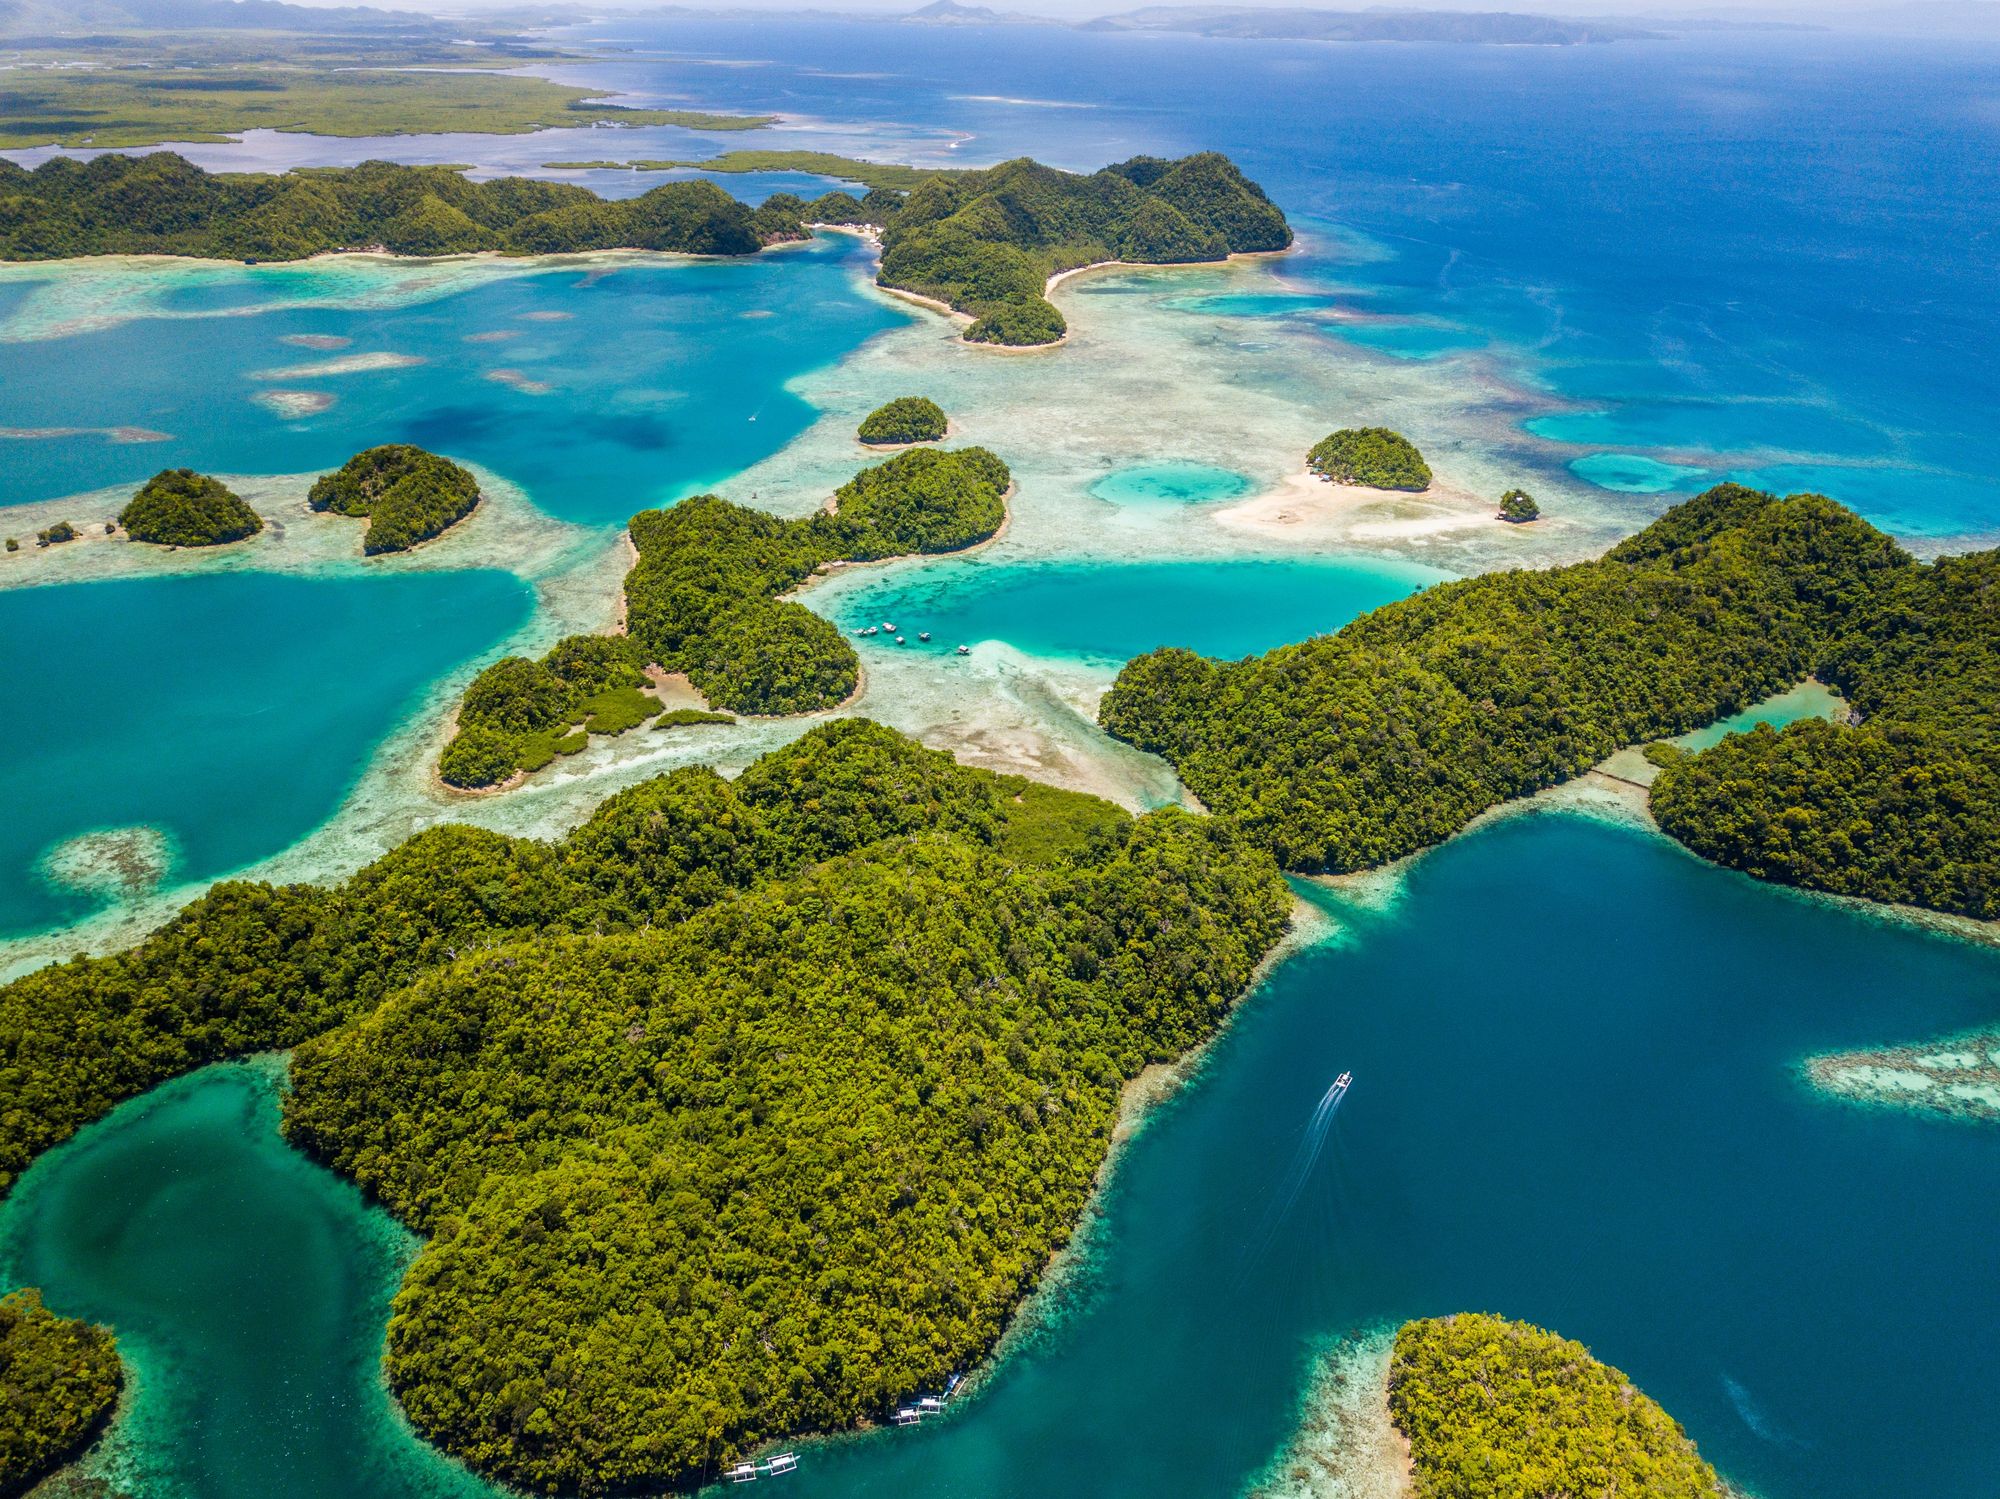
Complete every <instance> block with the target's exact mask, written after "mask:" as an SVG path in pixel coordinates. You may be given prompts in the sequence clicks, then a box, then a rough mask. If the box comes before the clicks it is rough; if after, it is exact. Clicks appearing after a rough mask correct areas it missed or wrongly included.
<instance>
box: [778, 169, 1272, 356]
mask: <svg viewBox="0 0 2000 1499" xmlns="http://www.w3.org/2000/svg"><path fill="white" fill-rule="evenodd" d="M874 198H875V195H874V194H872V193H871V194H870V199H871V200H874ZM878 211H879V212H880V213H881V217H880V218H879V219H874V220H872V222H876V223H879V224H880V226H881V228H882V231H883V233H882V270H881V274H880V276H879V277H878V279H879V280H880V282H881V284H882V285H884V286H889V287H895V288H897V289H899V290H902V291H909V292H915V293H917V294H918V295H920V296H926V297H933V298H936V299H937V300H939V301H942V302H945V303H948V304H949V305H950V306H951V307H953V308H955V309H956V310H958V311H960V312H965V313H969V314H971V315H972V317H973V319H974V322H973V324H972V326H971V328H969V329H968V330H967V332H966V337H967V338H968V339H971V340H973V341H975V342H988V343H1002V344H1017V345H1035V344H1045V343H1052V342H1054V341H1055V340H1056V339H1058V338H1060V337H1061V336H1062V333H1063V320H1062V315H1061V314H1060V313H1059V312H1057V311H1056V309H1055V308H1054V307H1053V306H1051V305H1050V304H1049V302H1048V301H1047V299H1046V297H1045V296H1044V293H1045V291H1046V290H1047V284H1048V280H1049V278H1050V277H1051V276H1053V275H1055V274H1056V273H1057V272H1059V271H1066V270H1071V269H1074V268H1075V267H1077V266H1082V265H1091V264H1094V263H1096V262H1098V261H1107V260H1128V261H1138V262H1143V263H1146V264H1172V263H1179V262H1188V261H1204V260H1220V259H1222V258H1224V257H1225V256H1227V255H1230V254H1233V253H1238V252H1247V251H1259V250H1282V249H1284V248H1285V247H1286V246H1287V245H1289V244H1290V243H1291V242H1292V231H1291V229H1290V227H1289V226H1288V225H1287V224H1286V223H1285V216H1284V215H1283V214H1282V213H1280V212H1279V211H1278V209H1277V208H1276V207H1275V206H1274V205H1273V204H1272V203H1271V201H1270V200H1269V199H1268V198H1266V197H1265V196H1264V192H1263V189H1261V188H1260V187H1258V186H1257V185H1256V184H1255V183H1254V182H1251V181H1249V180H1248V179H1247V178H1245V177H1244V176H1243V174H1242V173H1241V172H1239V171H1237V169H1236V167H1235V166H1234V165H1233V164H1231V162H1230V161H1229V159H1228V158H1227V157H1224V156H1220V155H1217V154H1216V153H1214V152H1212V151H1211V152H1204V153H1202V154H1201V155H1198V156H1189V157H1185V158H1183V159H1182V160H1180V161H1171V162H1170V161H1162V160H1160V159H1159V158H1157V157H1150V156H1140V157H1134V158H1133V159H1132V160H1131V161H1126V162H1121V163H1119V164H1118V165H1117V166H1111V167H1106V168H1105V169H1104V170H1102V171H1100V172H1095V173H1092V174H1091V175H1089V176H1087V177H1086V176H1079V175H1077V174H1075V173H1071V172H1061V171H1057V170H1056V169H1055V168H1054V167H1045V166H1042V165H1040V164H1039V163H1037V162H1033V161H1029V160H1027V159H1025V158H1023V159H1021V160H1018V161H1010V162H1004V163H1002V164H1001V165H999V166H997V167H992V168H990V169H988V170H985V171H978V172H959V173H954V174H952V175H950V176H944V175H930V176H927V177H926V178H925V179H924V180H923V181H921V182H919V183H917V184H916V185H915V186H913V187H912V188H911V189H910V191H909V194H908V196H906V197H905V198H904V199H903V200H902V201H901V203H900V204H897V205H895V206H894V207H893V208H891V207H890V206H889V205H888V204H886V203H883V204H881V205H880V208H879V210H878ZM809 216H810V215H809Z"/></svg>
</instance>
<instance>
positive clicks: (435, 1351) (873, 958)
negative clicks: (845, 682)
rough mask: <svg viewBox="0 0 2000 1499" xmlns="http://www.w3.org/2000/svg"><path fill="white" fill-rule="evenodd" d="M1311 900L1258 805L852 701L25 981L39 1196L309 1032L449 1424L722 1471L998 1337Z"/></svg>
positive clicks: (401, 1377) (513, 1464) (485, 1461)
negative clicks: (1162, 1081)
mask: <svg viewBox="0 0 2000 1499" xmlns="http://www.w3.org/2000/svg"><path fill="white" fill-rule="evenodd" d="M1289 903H1290V897H1289V892H1288V891H1287V890H1286V888H1285V886H1284V883H1283V881H1282V880H1280V879H1279V878H1278V876H1277V871H1276V869H1275V868H1274V866H1273V865H1272V864H1271V862H1270V861H1269V859H1268V857H1266V856H1265V855H1264V854H1262V853H1261V852H1259V851H1257V850H1255V849H1254V848H1253V847H1252V846H1251V845H1249V844H1248V843H1247V842H1245V841H1244V840H1243V839H1242V838H1241V837H1240V836H1239V835H1238V834H1237V832H1236V831H1235V829H1234V828H1233V827H1232V826H1231V825H1230V824H1228V823H1227V822H1225V821H1221V820H1218V819H1207V818H1195V817H1191V816H1188V815H1187V814H1184V813H1181V812H1178V811H1165V812H1157V813H1153V814H1151V815H1149V816H1147V817H1144V818H1141V819H1138V820H1136V821H1135V820H1133V819H1131V818H1129V817H1127V816H1126V815H1125V814H1124V813H1122V812H1120V811H1119V810H1118V809H1116V808H1114V807H1111V806H1109V805H1108V804H1106V803H1103V802H1100V801H1097V800H1095V799H1094V798H1090V797H1085V796H1081V795H1078V794H1076V793H1066V792H1060V791H1057V790H1055V789H1054V788H1049V787H1034V786H1030V785H1028V784H1027V783H1024V782H1021V781H1019V780H1016V779H1012V778H1003V777H999V776H995V775H992V774H990V773H988V772H984V771H978V770H972V769H968V768H965V767H962V766H959V765H958V764H956V762H954V761H953V760H952V759H951V758H950V757H949V756H947V755H944V754H940V753H938V752H936V751H931V750H926V749H923V748H922V747H921V746H918V745H916V744H915V743H913V742H912V741H910V740H908V739H905V738H904V737H903V736H901V735H899V734H896V733H894V732H893V731H891V730H888V729H885V728H882V727H880V726H878V725H874V724H870V723H867V722H865V721H861V720H841V721H839V722H836V723H831V724H826V725H822V726H821V727H819V728H817V729H815V730H813V731H812V732H811V733H809V734H807V735H806V736H805V737H804V738H802V739H801V740H799V741H798V742H797V743H795V744H793V745H790V746H787V747H786V748H784V749H781V750H777V751H775V752H773V753H772V754H770V755H767V756H765V757H764V758H763V759H762V760H759V761H758V762H757V763H756V764H754V765H753V766H751V767H750V769H749V770H747V771H746V772H745V773H744V774H743V775H742V776H741V777H740V778H739V779H738V780H737V781H735V782H734V783H731V782H727V781H724V780H723V779H722V778H721V777H719V776H717V775H715V774H714V773H713V772H711V771H707V770H702V769H686V770H681V771H677V772H675V773H673V774H672V775H668V776H664V777H661V778H659V779H657V780H653V781H649V782H646V783H644V784H642V785H639V786H636V787H634V788H632V789H631V790H629V791H626V792H622V793H620V794H619V795H617V796H615V797H613V798H611V799H610V800H609V801H607V802H605V803H604V804H603V805H602V806H601V807H600V808H599V809H598V811H597V812H596V814H595V815H594V816H593V817H592V818H591V819H590V820H589V821H588V822H586V823H585V824H584V825H583V826H582V827H580V828H579V829H578V830H577V831H576V832H575V833H574V834H572V835H571V836H570V837H569V838H568V839H566V840H564V841H563V842H560V843H555V844H545V843H537V842H532V841H529V840H525V839H515V838H508V837H505V836H503V835H500V834H495V833H488V832H482V831H477V830H474V829H470V828H461V827H443V828H436V829H431V830H428V831H426V832H424V833H422V834H419V835H418V836H417V837H415V838H413V839H411V840H410V841H409V842H407V843H405V844H403V845H402V846H401V847H399V848H398V849H396V850H395V851H394V852H392V853H390V854H388V855H386V856H385V857H384V858H382V859H380V860H378V861H376V862H375V863H374V864H372V865H370V866H369V867H368V868H366V869H364V870H362V871H361V872H360V873H359V874H357V875H356V876H355V877H354V878H353V879H351V880H349V881H348V882H347V883H346V884H344V885H342V886H339V887H337V888H334V889H330V890H329V889H318V888H313V887H302V886H292V887H275V888H274V887H271V886H268V885H258V884H250V883H246V882H230V883H225V884H222V885H218V886H217V887H215V889H214V890H213V891H211V892H210V893H209V894H208V895H207V896H205V897H204V898H203V899H202V900H200V901H197V902H195V903H194V904H193V905H192V906H190V907H188V908H187V910H185V911H184V912H183V913H182V914H181V915H180V916H178V917H177V918H175V920H174V921H173V922H171V923H169V924H168V925H167V926H166V927H165V928H163V929H162V930H161V931H160V932H158V933H156V934H155V935H154V936H152V937H150V938H148V939H147V940H146V941H145V942H144V943H142V944H140V946H138V947H137V948H134V949H132V950H131V951H129V952H126V953H121V954H116V955H113V956H110V957H105V958H80V959H77V960H75V961H72V962H69V963H64V964H58V965H55V966H53V967H50V968H45V969H42V970H38V971H37V972H35V973H31V974H29V975H27V976H25V977H23V978H20V979H17V980H15V981H14V982H12V983H11V984H8V985H6V986H5V987H4V988H0V1058H4V1061H0V1096H4V1097H5V1098H6V1099H7V1100H8V1102H7V1105H6V1108H5V1110H4V1112H0V1172H4V1173H7V1175H5V1176H0V1182H4V1181H8V1180H11V1174H12V1173H17V1172H18V1171H19V1170H20V1169H21V1168H22V1167H23V1166H25V1165H26V1164H27V1162H28V1161H29V1160H31V1159H32V1158H33V1157H34V1156H35V1155H36V1154H38V1153H39V1152H40V1151H42V1150H45V1149H47V1148H48V1147H49V1146H51V1145H53V1144H55V1143H57V1142H58V1141H60V1140H62V1139H64V1138H66V1137H67V1136H69V1135H70V1134H71V1133H73V1132H74V1131H75V1130H76V1129H77V1128H79V1127H80V1126H81V1125H83V1124H84V1123H87V1122H88V1121H89V1120H91V1119H93V1118H96V1117H98V1116H100V1115H102V1114H103V1113H104V1112H105V1111H106V1110H107V1109H109V1108H110V1107H111V1106H112V1105H114V1104H115V1103H117V1102H118V1101H119V1100H120V1099H123V1098H127V1097H130V1096H132V1095H134V1094H136V1093H138V1092H141V1091H143V1090H144V1089H146V1088H148V1087H151V1086H153V1085H154V1084H156V1083H158V1082H160V1081H162V1080H163V1079H165V1078H167V1077H170V1076H172V1075H174V1074H176V1073H178V1072H181V1071H184V1070H186V1069H187V1068H189V1067H192V1066H195V1065H198V1064H200V1063H202V1062H205V1061H210V1060H214V1059H216V1058H218V1057H223V1056H229V1055H234V1054H240V1053H242V1052H246V1051H253V1050H261V1049H266V1048H271V1047H279V1046H299V1048H300V1049H299V1052H298V1055H297V1057H296V1060H295V1063H294V1079H295V1087H294V1090H293V1092H292V1094H291V1095H290V1097H289V1099H288V1101H287V1105H286V1128H287V1131H288V1133H289V1134H290V1136H291V1138H292V1139H294V1140H295V1141H297V1142H298V1143H299V1144H301V1145H302V1146H304V1147H305V1148H307V1149H309V1150H311V1151H314V1152H315V1153H317V1154H319V1155H321V1156H322V1157H324V1158H325V1159H327V1160H328V1161H330V1162H331V1163H332V1164H334V1165H335V1166H336V1167H338V1168H339V1169H341V1170H343V1171H345V1172H347V1173H348V1174H350V1175H352V1176H353V1177H355V1178H356V1179H357V1180H358V1181H360V1182H361V1183H362V1184H363V1185H364V1186H366V1187H368V1188H369V1189H370V1190H371V1191H374V1192H376V1193H378V1194H379V1195H380V1196H381V1197H382V1198H383V1199H384V1200H385V1201H386V1202H388V1203H389V1204H390V1205H391V1206H392V1207H393V1208H394V1209H395V1210H396V1211H397V1212H398V1213H400V1214H401V1215H403V1216H404V1217H405V1218H407V1219H408V1220H409V1221H410V1222H412V1223H413V1224H415V1225H417V1226H418V1227H420V1228H423V1229H425V1230H426V1231H428V1232H430V1233H431V1234H432V1235H433V1237H432V1239H431V1241H430V1243H429V1244H428V1245H427V1247H426V1248H425V1249H424V1251H423V1252H422V1253H421V1254H420V1256H419V1257H418V1259H417V1261H416V1262H415V1264H414V1265H413V1266H412V1268H411V1270H410V1273H409V1275H408V1278H407V1280H406V1283H405V1287H404V1289H403V1291H402V1293H401V1295H400V1296H399V1297H398V1299H397V1302H396V1306H395V1312H394V1317H393V1320H392V1323H391V1328H390V1353H389V1372H390V1377H391V1380H392V1382H393V1384H394V1386H395V1388H396V1390H397V1393H398V1394H399V1396H400V1397H401V1398H402V1400H403V1401H404V1404H405V1407H406V1409H407V1410H408V1411H409V1412H410V1414H411V1417H412V1419H413V1420H414V1421H415V1422H416V1424H417V1426H418V1427H419V1429H421V1430H422V1431H424V1432H425V1433H426V1434H427V1435H428V1436H430V1437H432V1438H433V1439H434V1440H436V1441H438V1442H440V1443H441V1444H442V1445H444V1446H445V1447H446V1448H448V1449H449V1450H451V1451H453V1452H455V1453H458V1454H460V1455H462V1456H464V1457H466V1458H467V1459H469V1460H470V1461H471V1462H473V1463H474V1465H475V1466H477V1467H479V1468H480V1469H481V1470H482V1471H485V1472H488V1473H492V1474H495V1475H497V1476H501V1477H505V1478H509V1479H513V1480H516V1481H519V1482H521V1483H523V1484H525V1485H528V1486H532V1487H535V1488H539V1489H547V1488H550V1487H553V1486H560V1487H564V1488H570V1489H576V1490H581V1491H584V1492H604V1491H606V1490H610V1489H615V1488H620V1487H632V1486H637V1485H640V1484H645V1483H687V1482H692V1481H695V1480H697V1479H700V1478H703V1477H712V1476H714V1474H715V1472H716V1470H717V1468H718V1467H719V1466H721V1465H723V1464H726V1463H727V1462H729V1461H730V1460H732V1459H733V1457H734V1456H735V1455H736V1454H737V1453H739V1452H740V1451H741V1450H743V1449H744V1448H745V1447H746V1446H748V1445H750V1444H753V1443H754V1442H756V1441H758V1440H760V1439H761V1438H764V1437H767V1436H777V1435H783V1434H788V1433H792V1432H797V1431H803V1430H808V1429H824V1428H838V1427H843V1426H847V1425H851V1424H853V1423H854V1422H856V1421H858V1420H861V1419H864V1418H879V1417H880V1416H881V1415H882V1414H883V1413H884V1410H885V1408H886V1406H887V1405H888V1404H889V1402H891V1401H893V1400H895V1399H897V1398H899V1397H902V1396H905V1395H907V1394H908V1393H910V1392H911V1391H913V1390H915V1389H918V1388H924V1387H929V1386H932V1385H934V1384H935V1383H937V1382H938V1381H940V1380H941V1379H942V1378H943V1377H944V1376H945V1375H946V1374H947V1373H948V1372H950V1371H951V1370H953V1369H955V1368H960V1367H964V1366H965V1365H966V1364H968V1363H969V1362H970V1361H972V1360H973V1359H975V1358H977V1357H978V1356H979V1355H980V1354H981V1353H982V1352H984V1351H985V1350H986V1349H987V1348H988V1347H990V1346H991V1344H992V1342H993V1340H994V1338H995V1337H996V1336H997V1335H998V1333H999V1331H1000V1329H1001V1327H1002V1325H1003V1324H1004V1322H1005V1319H1006V1317H1007V1316H1008V1314H1009V1312H1010V1311H1011V1309H1012V1308H1013V1307H1014V1306H1015V1305H1016V1304H1017V1303H1018V1301H1019V1299H1020V1297H1021V1296H1022V1295H1023V1294H1024V1293H1025V1292H1026V1291H1027V1290H1028V1289H1029V1287H1030V1286H1031V1285H1032V1284H1033V1282H1034V1280H1035V1279H1036V1277H1037V1276H1038V1275H1039V1274H1040V1272H1041V1270H1042V1267H1043V1265H1044V1263H1045V1261H1046V1258H1047V1256H1048V1254H1049V1253H1050V1252H1051V1251H1052V1250H1053V1249H1054V1248H1055V1247H1056V1246H1058V1245H1059V1244H1061V1243H1062V1242H1063V1240H1064V1239H1065V1238H1066V1236H1067V1235H1068V1234H1069V1232H1070V1231H1071V1229H1072V1228H1073V1226H1074V1224H1075V1222H1076V1218H1077V1215H1078V1213H1079V1212H1080V1211H1081V1208H1082V1204H1083V1201H1084V1198H1085V1196H1086V1194H1087V1192H1088V1190H1089V1188H1090V1184H1091V1181H1092V1179H1093V1176H1094V1174H1095V1172H1096V1170H1097V1168H1098V1166H1099V1165H1100V1163H1101V1162H1102V1160H1103V1157H1104V1153H1105V1150H1106V1148H1107V1142H1108V1139H1109V1134H1110V1129H1111V1126H1112V1122H1113V1117H1114V1114H1115V1111H1116V1107H1117V1101H1118V1098H1119V1094H1120V1091H1121V1089H1122V1087H1123V1084H1124V1083H1125V1081H1126V1080H1128V1079H1129V1078H1130V1077H1131V1076H1132V1075H1133V1074H1134V1073H1136V1072H1137V1071H1138V1070H1139V1069H1140V1068H1141V1067H1143V1066H1144V1065H1146V1064H1147V1063H1149V1062H1152V1061H1157V1060H1162V1059H1166V1058H1170V1057H1173V1056H1175V1055H1177V1054H1179V1053H1180V1052H1182V1051H1184V1050H1185V1049H1186V1048H1187V1047H1189V1046H1191V1045H1193V1044H1195V1043H1197V1042H1198V1041H1200V1040H1201V1039H1202V1038H1203V1037H1205V1036H1206V1035H1208V1034H1209V1033H1210V1032H1211V1031H1212V1029H1213V1028H1214V1026H1215V1025H1216V1024H1217V1023H1218V1022H1219V1020H1220V1019H1221V1017H1222V1015H1223V1014H1224V1013H1225V1011H1226V1010H1227V1008H1228V1006H1229V1004H1230V1003H1231V1002H1232V1001H1233V1000H1234V998H1235V997H1236V995H1237V994H1238V993H1240V992H1241V990H1242V989H1243V988H1244V986H1245V985H1246V984H1247V983H1248V982H1249V979H1250V976H1251V974H1252V972H1253V970H1254V968H1255V965H1256V963H1257V962H1258V960H1259V958H1260V957H1261V956H1262V955H1263V953H1264V952H1265V951H1266V950H1267V949H1268V948H1269V947H1270V945H1271V944H1272V943H1273V942H1274V941H1275V940H1276V938H1277V936H1278V934H1279V932H1280V930H1281V929H1282V927H1283V924H1284V921H1285V916H1286V912H1287V910H1288V907H1289ZM301 1043H304V1044H301Z"/></svg>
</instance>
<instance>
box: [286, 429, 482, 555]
mask: <svg viewBox="0 0 2000 1499" xmlns="http://www.w3.org/2000/svg"><path fill="white" fill-rule="evenodd" d="M306 503H307V504H308V505H310V506H311V507H312V508H313V509H315V510H331V511H332V512H333V513H334V514H335V515H351V516H363V517H366V518H367V521H368V530H367V532H366V533H365V534H364V535H363V537H362V540H361V550H362V551H363V552H364V553H366V554H367V555H368V556H370V557H373V556H377V555H379V554H380V553H383V552H406V551H408V550H409V549H410V548H411V547H413V546H415V545H417V543H419V542H423V541H429V540H430V539H431V538H432V537H434V536H438V535H442V534H443V533H444V532H445V531H446V530H448V529H450V528H451V527H452V526H455V525H457V524H458V522H460V521H462V520H464V519H465V517H466V516H468V515H470V514H472V511H473V508H474V507H475V506H477V505H478V504H479V481H478V480H477V479H475V478H473V476H472V474H471V473H470V472H469V471H468V470H466V469H464V468H462V467H460V466H459V465H458V464H456V463H453V462H452V461H451V460H450V459H449V458H440V457H439V456H438V455H437V454H435V453H428V452H425V451H424V449H422V448H418V447H411V446H410V445H409V444H407V443H387V444H385V445H383V446H382V447H379V448H369V449H368V450H367V451H365V452H361V453H356V454H355V455H354V456H353V457H352V458H350V459H348V460H347V462H346V463H344V464H342V465H341V466H340V467H339V468H338V469H336V470H334V472H332V473H330V474H322V475H321V476H320V477H319V478H318V479H317V480H316V481H315V482H314V484H313V487H312V490H311V492H310V493H308V494H307V496H306Z"/></svg>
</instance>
